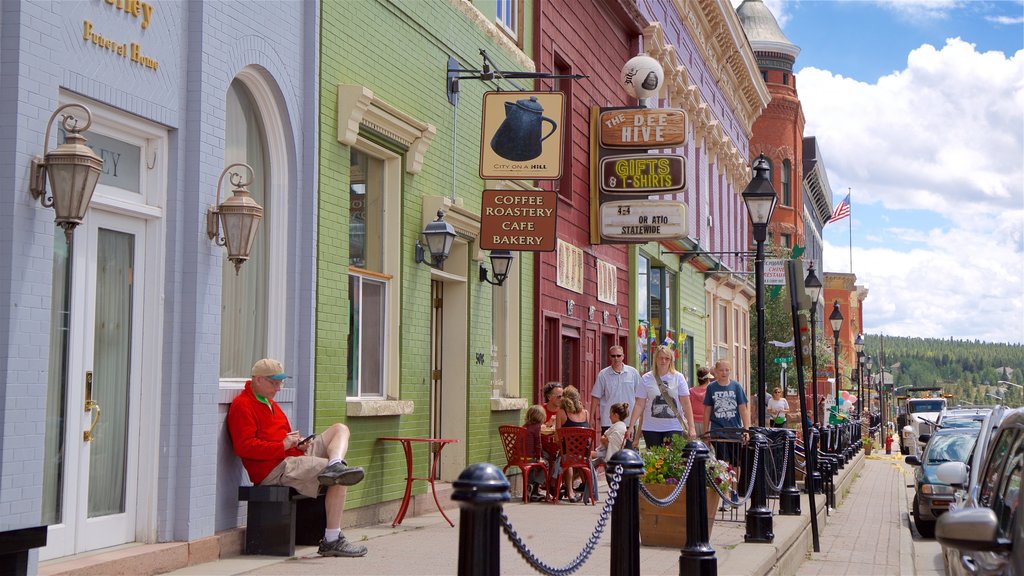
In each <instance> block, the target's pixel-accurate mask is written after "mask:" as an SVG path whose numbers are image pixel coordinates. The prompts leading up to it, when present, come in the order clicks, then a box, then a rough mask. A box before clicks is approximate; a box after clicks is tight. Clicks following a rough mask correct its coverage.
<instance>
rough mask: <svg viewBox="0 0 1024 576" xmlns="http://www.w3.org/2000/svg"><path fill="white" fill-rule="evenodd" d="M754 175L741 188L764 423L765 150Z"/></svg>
mask: <svg viewBox="0 0 1024 576" xmlns="http://www.w3.org/2000/svg"><path fill="white" fill-rule="evenodd" d="M753 169H754V177H753V178H751V180H750V183H749V184H747V188H746V189H745V190H744V191H743V203H744V204H745V205H746V207H747V213H748V214H749V216H750V224H751V225H752V226H753V237H754V243H755V244H756V245H757V253H756V254H755V256H754V292H755V295H754V298H755V307H756V308H757V423H758V425H759V426H767V425H768V421H767V415H766V413H765V412H766V403H765V402H766V399H765V371H766V370H767V367H766V366H765V354H764V346H765V337H764V242H765V240H766V239H767V238H768V223H769V222H771V220H772V212H773V211H774V210H775V203H776V202H777V201H778V197H777V196H776V195H775V189H774V188H772V183H771V180H769V179H768V159H767V158H765V156H764V154H761V155H759V156H758V157H757V160H755V161H754V165H753Z"/></svg>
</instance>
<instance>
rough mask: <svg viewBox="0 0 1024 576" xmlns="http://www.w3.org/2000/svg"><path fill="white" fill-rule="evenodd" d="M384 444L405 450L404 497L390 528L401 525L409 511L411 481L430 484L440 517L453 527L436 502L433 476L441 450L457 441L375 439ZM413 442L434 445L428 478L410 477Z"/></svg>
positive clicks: (435, 473) (392, 437)
mask: <svg viewBox="0 0 1024 576" xmlns="http://www.w3.org/2000/svg"><path fill="white" fill-rule="evenodd" d="M377 439H378V440H383V441H385V442H401V443H402V449H403V450H405V468H406V474H405V495H404V496H403V497H402V506H401V507H400V508H399V509H398V515H397V516H395V521H394V522H392V523H391V527H392V528H394V527H395V526H398V525H399V524H401V523H402V520H403V519H404V518H405V513H406V512H407V511H408V510H409V497H410V496H411V495H412V483H413V480H426V481H427V482H430V491H431V493H432V494H433V495H434V504H436V505H437V509H438V511H439V512H441V516H443V517H444V519H445V520H447V521H448V525H449V526H452V527H454V526H455V523H454V522H452V521H451V519H450V518H448V515H447V514H445V513H444V508H441V503H440V502H439V501H438V500H437V489H436V488H435V487H434V476H437V464H438V462H439V461H440V460H441V450H443V449H444V447H445V446H446V445H448V444H452V443H454V442H458V440H454V439H448V438H401V437H397V436H385V437H381V438H377ZM413 442H426V443H428V444H436V445H437V451H436V452H434V458H433V460H431V463H430V476H428V477H426V478H423V477H416V476H413V475H412V443H413Z"/></svg>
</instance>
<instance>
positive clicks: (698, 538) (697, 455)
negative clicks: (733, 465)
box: [613, 440, 718, 576]
mask: <svg viewBox="0 0 1024 576" xmlns="http://www.w3.org/2000/svg"><path fill="white" fill-rule="evenodd" d="M710 454H711V451H710V450H708V447H707V446H705V445H704V443H703V442H701V441H700V440H694V441H692V442H690V443H689V444H687V445H686V448H683V458H684V459H687V460H689V459H690V458H693V459H694V460H693V467H692V468H690V475H689V476H688V477H687V478H686V545H685V546H683V549H682V551H680V553H679V576H683V575H684V574H686V575H690V574H693V575H696V576H717V574H718V558H716V557H715V549H714V548H712V547H711V543H710V542H709V540H710V539H711V537H710V535H709V534H710V531H709V530H708V493H707V462H708V458H709V457H710ZM613 550H614V548H613Z"/></svg>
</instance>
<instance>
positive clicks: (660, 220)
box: [601, 200, 687, 242]
mask: <svg viewBox="0 0 1024 576" xmlns="http://www.w3.org/2000/svg"><path fill="white" fill-rule="evenodd" d="M686 230H687V227H686V205H685V204H683V203H682V202H674V201H671V200H636V201H619V202H605V203H604V204H601V236H603V237H605V238H609V239H612V240H629V241H633V242H636V241H647V242H649V241H652V240H665V239H669V238H682V237H683V236H686Z"/></svg>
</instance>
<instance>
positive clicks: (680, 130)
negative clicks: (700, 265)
mask: <svg viewBox="0 0 1024 576" xmlns="http://www.w3.org/2000/svg"><path fill="white" fill-rule="evenodd" d="M591 120H592V126H591V134H592V135H593V136H592V137H595V138H596V139H597V142H595V143H594V146H593V147H594V148H596V150H597V162H594V163H592V170H591V187H592V188H591V203H590V205H591V224H592V225H591V230H592V234H591V242H593V243H595V244H600V243H619V244H621V243H643V242H651V241H657V240H674V239H680V238H684V237H686V234H687V224H688V220H687V215H686V205H685V204H684V203H683V202H681V201H679V200H677V199H676V198H674V197H673V196H674V194H675V193H676V192H679V191H681V190H683V189H684V188H685V187H686V159H685V158H683V157H682V156H680V155H678V154H671V153H668V152H663V151H664V150H671V149H673V148H676V147H678V146H681V145H682V144H683V143H684V142H685V141H686V115H685V114H684V113H683V111H681V110H670V109H664V108H596V107H595V108H593V109H592V112H591ZM652 195H657V196H659V198H656V199H652V198H651V196H652Z"/></svg>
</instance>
